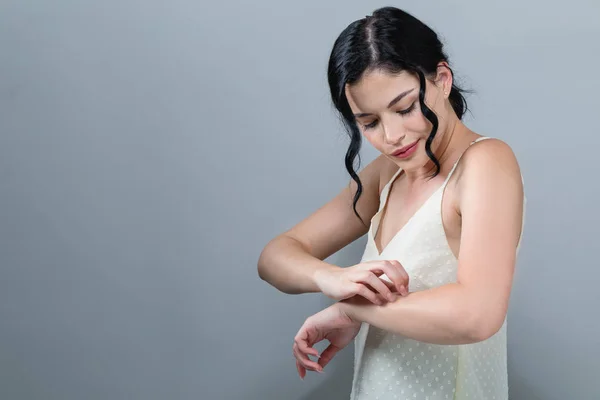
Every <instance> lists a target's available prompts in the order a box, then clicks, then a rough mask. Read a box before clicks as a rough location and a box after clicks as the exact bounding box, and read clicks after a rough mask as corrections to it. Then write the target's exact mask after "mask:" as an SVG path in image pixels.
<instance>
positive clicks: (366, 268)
mask: <svg viewBox="0 0 600 400" xmlns="http://www.w3.org/2000/svg"><path fill="white" fill-rule="evenodd" d="M383 274H385V275H386V276H387V277H388V278H389V279H390V280H391V282H389V281H387V280H385V279H382V278H380V276H381V275H383ZM315 282H316V284H317V286H318V287H319V289H320V290H321V292H323V294H325V295H326V296H327V297H330V298H332V299H333V300H337V301H341V300H344V299H348V298H350V297H353V296H356V295H358V296H362V297H364V298H366V299H367V300H369V301H371V302H373V303H375V304H377V305H383V304H384V303H385V302H386V301H394V300H395V296H394V294H393V293H392V292H397V293H400V295H402V296H406V295H407V294H408V274H407V273H406V271H405V270H404V267H402V265H401V264H400V263H399V262H398V261H396V260H389V261H367V262H363V263H360V264H357V265H354V266H352V267H347V268H340V267H336V268H334V269H326V270H321V271H319V272H318V273H317V274H315Z"/></svg>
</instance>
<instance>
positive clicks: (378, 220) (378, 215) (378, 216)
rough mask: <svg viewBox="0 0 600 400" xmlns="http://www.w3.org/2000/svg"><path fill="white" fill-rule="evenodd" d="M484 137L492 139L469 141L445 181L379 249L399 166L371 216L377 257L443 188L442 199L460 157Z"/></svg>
mask: <svg viewBox="0 0 600 400" xmlns="http://www.w3.org/2000/svg"><path fill="white" fill-rule="evenodd" d="M484 139H490V137H489V136H480V137H478V138H477V139H475V140H473V141H472V142H471V143H469V145H468V146H467V148H465V149H464V150H463V151H462V152H461V154H460V155H459V156H458V159H457V160H456V161H455V162H454V165H453V166H452V168H451V169H450V172H449V173H448V176H446V178H445V179H444V182H443V183H442V184H441V185H440V186H439V187H438V188H437V189H436V190H434V191H433V193H431V194H430V195H429V197H427V199H425V201H424V202H423V204H421V205H420V206H419V208H417V210H416V211H415V212H414V213H413V214H412V215H411V216H410V217H409V218H408V219H407V220H406V222H405V223H404V225H402V227H401V228H400V229H399V230H398V231H397V232H396V233H395V234H394V235H393V236H392V237H391V238H390V240H389V242H387V243H386V245H385V246H383V248H382V249H381V250H379V247H378V246H377V241H376V240H375V237H376V236H377V233H378V232H379V228H380V227H381V218H382V214H383V213H384V212H385V211H387V204H388V198H389V197H390V192H391V191H392V186H393V185H394V182H396V179H398V177H399V176H400V174H401V173H402V171H403V170H402V168H398V171H396V173H395V174H394V175H393V176H392V178H391V179H390V181H389V182H388V183H387V184H386V185H385V186H384V188H383V190H387V193H386V194H385V196H384V199H383V205H382V206H381V207H380V208H379V210H378V211H377V213H375V215H373V218H371V226H370V228H369V233H370V236H371V238H370V239H371V240H372V241H373V246H374V247H375V251H377V257H381V256H382V255H383V253H385V251H386V250H387V248H388V247H389V246H390V244H391V243H393V242H394V240H395V239H396V238H397V237H398V236H399V235H400V233H401V232H403V231H404V228H406V227H407V226H408V224H410V223H411V222H412V221H413V220H414V219H415V217H416V216H417V214H419V213H420V212H421V210H422V209H423V208H424V207H425V206H426V205H427V204H428V203H429V202H430V201H431V199H432V198H433V197H434V196H435V195H436V194H438V193H439V192H440V190H442V199H443V188H444V187H445V186H446V185H447V184H448V182H449V181H450V177H451V176H452V173H453V172H454V170H455V169H456V167H457V165H458V162H459V161H460V159H461V158H462V156H463V155H464V153H465V151H467V149H468V148H469V147H471V145H472V144H474V143H476V142H478V141H480V140H484ZM383 190H382V192H383ZM440 203H441V202H440ZM440 212H441V204H440ZM375 220H376V228H375V229H373V221H375Z"/></svg>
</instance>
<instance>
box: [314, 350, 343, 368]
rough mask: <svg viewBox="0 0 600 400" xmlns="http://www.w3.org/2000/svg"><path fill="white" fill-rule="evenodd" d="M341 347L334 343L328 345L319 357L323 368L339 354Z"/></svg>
mask: <svg viewBox="0 0 600 400" xmlns="http://www.w3.org/2000/svg"><path fill="white" fill-rule="evenodd" d="M338 351H340V349H339V348H338V347H336V346H334V345H332V344H330V345H329V346H327V348H326V349H325V350H323V352H322V353H321V358H320V359H319V365H320V366H321V367H323V368H325V366H326V365H327V364H329V362H330V361H331V360H332V359H333V357H334V356H335V355H336V354H337V352H338Z"/></svg>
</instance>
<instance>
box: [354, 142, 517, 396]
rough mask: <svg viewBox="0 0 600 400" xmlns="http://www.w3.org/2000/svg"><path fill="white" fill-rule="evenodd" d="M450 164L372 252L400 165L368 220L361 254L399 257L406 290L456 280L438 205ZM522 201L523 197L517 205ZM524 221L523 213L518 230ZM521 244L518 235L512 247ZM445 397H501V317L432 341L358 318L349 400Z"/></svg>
mask: <svg viewBox="0 0 600 400" xmlns="http://www.w3.org/2000/svg"><path fill="white" fill-rule="evenodd" d="M482 139H488V138H487V137H480V138H478V139H477V140H475V141H474V142H473V143H475V142H476V141H478V140H482ZM461 156H462V155H461ZM459 160H460V157H459ZM457 164H458V161H456V163H455V164H454V166H453V168H452V170H451V171H450V173H449V174H448V177H447V178H446V179H445V181H444V183H443V184H442V185H441V186H440V188H438V189H437V190H436V191H435V192H434V193H433V194H432V195H431V196H430V197H429V198H428V199H427V201H426V202H425V203H424V204H423V205H422V206H421V208H419V210H418V211H417V212H416V213H415V214H414V215H413V216H412V217H411V218H410V219H409V221H408V223H407V224H406V225H405V226H404V227H403V228H402V229H401V230H400V231H399V232H398V233H397V234H396V235H395V236H394V237H393V238H392V239H391V241H390V243H389V244H388V245H387V246H386V247H385V248H384V249H383V251H382V252H381V254H379V252H378V249H377V247H376V246H375V243H374V236H375V233H376V231H377V229H378V227H379V223H380V218H381V211H382V209H383V207H384V206H385V203H386V201H387V197H388V193H389V190H390V185H391V183H392V182H393V181H394V180H395V179H396V177H397V176H398V175H399V174H400V171H401V170H399V171H398V172H397V173H396V174H395V175H394V176H393V177H392V179H391V180H390V181H389V182H388V183H387V184H386V186H385V187H384V188H383V190H382V192H381V201H380V206H379V211H378V212H377V214H375V215H374V216H373V219H372V220H371V227H370V229H369V232H368V242H367V245H366V248H365V251H364V254H363V257H362V261H367V260H376V259H382V260H389V259H395V260H398V261H400V263H401V264H402V266H403V267H404V268H405V269H406V271H407V273H408V275H409V278H410V281H409V291H410V292H416V291H420V290H426V289H430V288H433V287H437V286H441V285H445V284H448V283H452V282H456V276H457V264H458V260H457V259H456V257H455V256H454V255H453V253H452V251H451V250H450V247H449V245H448V242H447V240H446V235H445V232H444V228H443V225H442V214H441V204H442V195H443V193H444V190H443V189H444V187H445V186H446V184H447V183H448V181H449V179H450V176H451V175H452V173H453V172H454V169H455V168H456V165H457ZM521 179H522V177H521ZM525 202H526V199H525V198H524V204H523V211H525ZM524 221H525V216H524V215H523V224H522V229H523V227H524ZM521 238H522V234H521ZM520 245H521V239H519V243H518V246H517V249H516V251H517V252H518V249H519V247H520ZM382 277H383V278H387V277H385V275H383V276H382ZM447 399H452V400H488V399H489V400H506V399H508V382H507V365H506V320H505V321H504V324H503V326H502V328H501V329H500V330H499V331H498V332H497V333H496V334H495V335H494V336H492V337H491V338H489V339H487V340H485V341H483V342H479V343H475V344H467V345H433V344H428V343H423V342H419V341H416V340H412V339H408V338H405V337H402V336H400V335H396V334H392V333H390V332H387V331H384V330H381V329H378V328H376V327H374V326H370V325H368V324H366V323H363V324H362V326H361V329H360V331H359V333H358V335H357V336H356V338H355V356H354V376H353V382H352V393H351V400H447Z"/></svg>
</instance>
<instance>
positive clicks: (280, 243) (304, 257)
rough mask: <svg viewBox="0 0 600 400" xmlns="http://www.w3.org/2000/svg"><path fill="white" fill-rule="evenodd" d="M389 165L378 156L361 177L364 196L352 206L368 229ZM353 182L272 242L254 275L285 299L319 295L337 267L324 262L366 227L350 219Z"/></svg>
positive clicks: (353, 189) (354, 238)
mask: <svg viewBox="0 0 600 400" xmlns="http://www.w3.org/2000/svg"><path fill="white" fill-rule="evenodd" d="M389 167H390V161H388V160H387V159H386V158H385V157H383V156H379V157H378V158H376V159H375V160H373V161H372V162H371V163H369V164H368V165H367V166H366V167H365V168H364V169H363V170H362V171H360V173H359V174H358V175H359V177H360V181H361V183H362V185H363V192H362V194H361V197H360V199H359V201H358V203H357V205H356V209H357V211H358V213H359V214H360V215H361V217H362V218H363V220H364V221H365V222H366V223H367V224H368V223H369V221H370V219H371V218H372V217H373V215H375V213H376V212H377V210H378V208H379V193H380V186H381V185H380V181H381V180H380V177H381V174H382V171H385V169H386V168H389ZM356 189H357V185H356V182H354V180H351V181H350V185H348V187H346V188H345V189H344V190H342V191H341V192H340V193H338V195H337V196H335V197H334V198H333V199H332V200H330V201H329V202H328V203H326V204H325V205H323V206H322V207H321V208H319V209H318V210H317V211H315V212H314V213H313V214H311V215H310V216H308V217H307V218H306V219H304V220H302V221H301V222H299V223H298V224H297V225H295V226H294V227H293V228H291V229H290V230H288V231H286V232H284V233H282V234H280V235H278V236H277V237H275V238H274V239H272V240H271V241H270V242H269V243H268V244H267V245H266V246H265V248H264V249H263V251H262V252H261V254H260V257H259V260H258V274H259V276H260V278H261V279H263V280H264V281H266V282H268V283H269V284H271V285H272V286H274V287H275V288H277V289H278V290H280V291H282V292H284V293H288V294H300V293H310V292H320V291H321V288H320V287H319V280H320V277H321V276H322V275H324V274H327V273H329V272H335V271H339V270H340V269H341V268H340V267H338V266H335V265H332V264H329V263H327V262H325V261H323V260H325V259H326V258H327V257H329V256H331V255H332V254H334V253H336V252H337V251H339V250H341V249H342V248H344V247H345V246H347V245H348V244H350V243H352V242H353V241H355V240H356V239H358V238H360V237H361V236H362V235H364V234H365V233H367V231H368V229H369V226H368V225H367V226H365V225H363V223H362V222H361V221H360V220H359V219H358V217H357V216H356V215H355V214H354V210H353V208H352V200H353V196H354V193H356Z"/></svg>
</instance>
